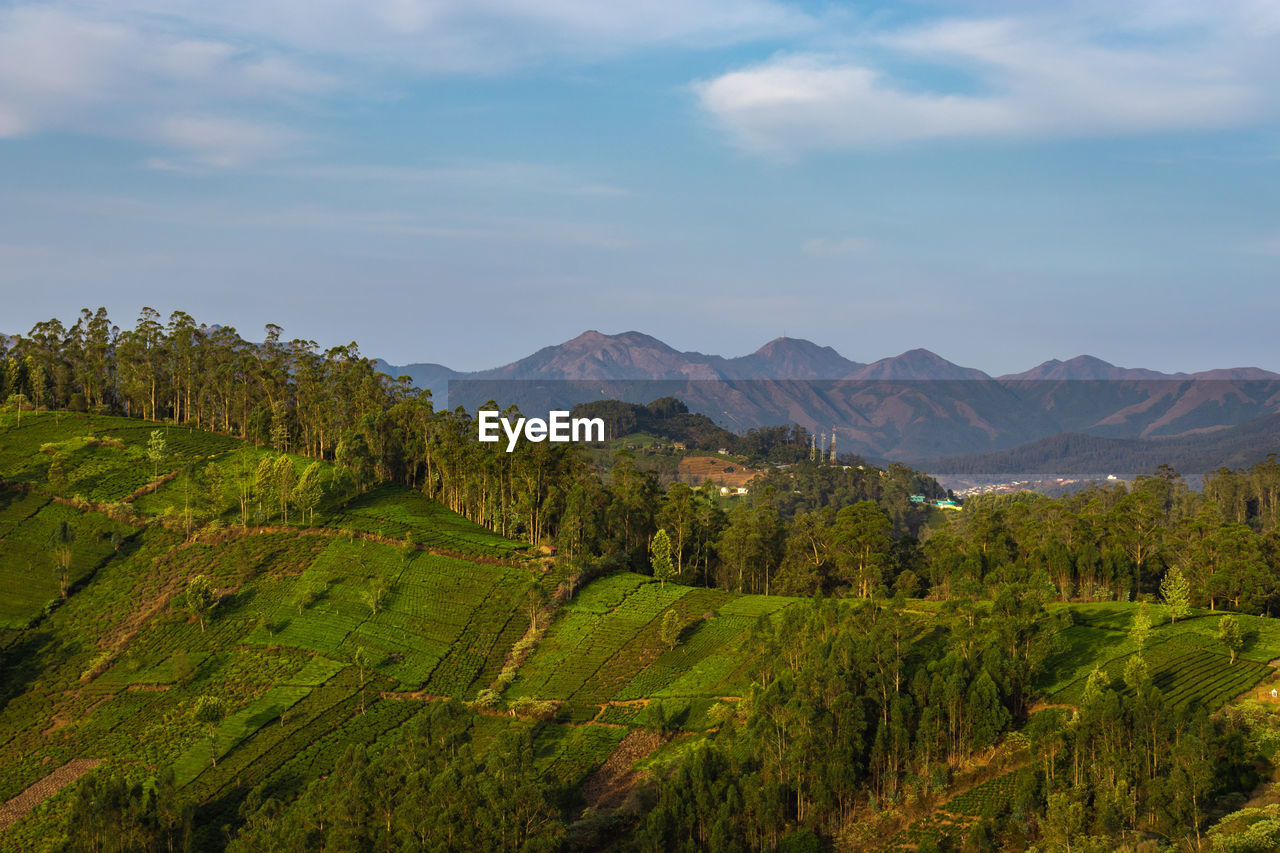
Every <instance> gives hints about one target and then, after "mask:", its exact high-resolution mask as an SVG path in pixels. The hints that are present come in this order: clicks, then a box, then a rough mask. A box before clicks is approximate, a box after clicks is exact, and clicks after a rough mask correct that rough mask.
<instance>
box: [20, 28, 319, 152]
mask: <svg viewBox="0 0 1280 853" xmlns="http://www.w3.org/2000/svg"><path fill="white" fill-rule="evenodd" d="M332 85H333V82H332V80H331V78H329V77H328V76H327V75H324V74H317V73H314V72H311V71H307V70H304V69H303V68H302V67H301V66H299V65H297V64H296V63H294V62H292V61H291V60H289V59H287V58H284V57H281V56H271V55H261V54H259V53H256V52H254V51H251V50H248V49H245V48H241V47H236V46H233V45H232V44H230V43H227V42H222V41H217V40H212V39H207V38H194V37H190V36H188V35H183V34H179V33H174V32H171V31H168V30H164V29H158V28H156V27H154V26H148V25H145V24H144V23H143V22H136V21H135V22H128V21H125V22H118V21H111V20H101V19H94V18H91V17H86V16H81V15H78V14H74V13H73V12H71V11H69V10H68V9H66V8H60V7H55V6H19V7H16V8H11V9H6V10H3V11H0V137H15V136H24V135H30V134H34V133H39V132H41V131H46V130H61V131H71V132H76V133H87V134H92V135H97V136H106V137H113V138H123V139H135V140H142V141H145V142H151V143H155V144H158V145H162V146H165V147H167V148H170V149H175V150H177V151H178V152H181V153H183V154H185V155H190V156H193V157H194V158H195V159H196V160H197V161H198V162H201V163H205V164H218V165H239V164H241V163H244V162H247V161H248V160H250V159H257V158H260V157H263V156H267V155H269V154H271V153H274V152H275V151H277V150H280V149H281V148H282V147H283V146H285V145H287V144H289V143H291V142H294V141H296V140H297V139H298V138H299V136H298V134H296V133H291V132H286V131H284V130H283V129H282V128H280V127H279V126H278V124H276V123H275V122H272V121H266V120H259V119H255V118H253V117H246V116H245V115H244V113H245V112H246V110H248V111H250V112H253V111H261V112H264V113H265V112H270V111H272V110H275V109H278V108H279V107H280V105H281V104H282V103H288V102H290V101H291V100H292V99H295V98H297V97H299V96H305V95H309V94H313V93H316V92H319V91H322V90H325V89H328V88H331V87H332ZM193 109H194V110H196V111H198V112H199V114H200V115H199V116H198V117H195V118H193V117H191V116H190V113H191V111H192V110H193ZM233 113H234V114H235V115H232V114H233Z"/></svg>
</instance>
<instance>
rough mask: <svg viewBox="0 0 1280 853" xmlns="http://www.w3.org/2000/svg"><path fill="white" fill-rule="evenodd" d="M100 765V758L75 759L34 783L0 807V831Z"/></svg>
mask: <svg viewBox="0 0 1280 853" xmlns="http://www.w3.org/2000/svg"><path fill="white" fill-rule="evenodd" d="M101 763H102V759H100V758H76V759H73V760H71V761H68V762H67V763H66V764H64V765H62V766H61V767H59V768H58V769H57V770H55V771H53V772H52V773H50V774H49V775H48V776H46V777H44V778H43V779H41V780H40V781H39V782H36V783H35V784H34V785H32V786H31V787H29V788H27V790H25V791H23V792H22V793H21V794H19V795H18V796H16V797H14V798H13V799H12V800H10V801H9V802H7V803H5V804H4V805H2V806H0V830H5V829H8V828H9V827H10V826H12V825H13V824H14V823H15V822H17V820H18V819H19V818H21V817H22V816H23V815H25V814H26V813H27V812H29V811H31V810H32V809H34V808H35V807H36V806H38V805H40V804H41V803H43V802H44V801H45V800H47V799H48V798H49V797H52V796H53V795H54V794H56V793H58V792H59V791H61V790H62V789H63V788H65V787H66V786H67V785H70V784H71V783H72V782H74V781H76V780H77V779H79V778H80V777H81V776H83V775H84V774H86V773H88V772H89V771H90V770H92V769H93V768H95V767H97V766H98V765H99V764H101Z"/></svg>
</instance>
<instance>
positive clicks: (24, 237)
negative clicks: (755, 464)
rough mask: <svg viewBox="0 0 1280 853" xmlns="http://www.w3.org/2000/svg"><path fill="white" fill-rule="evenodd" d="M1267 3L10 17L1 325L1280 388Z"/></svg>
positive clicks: (312, 1)
mask: <svg viewBox="0 0 1280 853" xmlns="http://www.w3.org/2000/svg"><path fill="white" fill-rule="evenodd" d="M1277 84H1280V3H1277V2H1261V0H1255V1H1254V2H1224V3H1214V4H1208V3H1203V2H1199V0H1196V1H1195V2H1176V0H1175V1H1174V2H1131V3H1124V4H1116V3H1114V2H1097V3H1053V4H1049V3H1044V4H1030V3H1025V2H1020V3H1013V2H1007V3H1006V2H995V0H992V2H974V3H942V2H939V3H918V4H889V5H876V4H851V3H841V4H823V3H800V4H788V3H781V2H772V0H734V2H728V0H645V2H616V3H599V2H595V1H594V0H590V2H579V0H433V2H427V1H426V0H364V1H363V2H340V0H226V2H220V3H207V2H195V0H112V2H110V3H101V2H88V0H85V2H75V0H68V1H67V2H53V3H22V2H18V3H7V2H0V187H3V190H0V295H3V305H4V307H3V309H2V310H0V330H4V331H10V332H25V331H26V330H27V329H29V328H30V327H31V325H32V324H33V323H34V322H36V321H38V320H42V319H47V318H49V317H52V316H58V317H61V318H63V319H70V318H72V317H73V316H74V314H75V313H76V311H77V310H78V309H79V308H80V307H82V306H91V307H96V306H97V305H106V306H107V307H108V309H109V310H110V311H111V313H112V316H113V318H114V319H115V320H116V322H117V323H121V324H129V323H131V322H132V319H133V318H134V317H136V316H137V313H138V311H139V309H140V308H141V307H142V306H143V305H149V306H152V307H155V308H157V309H158V310H160V311H162V312H164V313H166V314H167V313H168V312H169V311H171V310H173V309H177V308H181V309H183V310H186V311H188V312H190V313H192V314H193V315H194V316H195V317H196V318H197V319H198V320H201V321H204V322H211V323H221V324H229V325H233V326H235V327H236V328H237V329H239V330H240V332H241V333H242V334H244V335H246V336H256V335H258V334H260V330H261V327H262V326H263V325H264V324H265V323H268V322H275V323H279V324H281V325H283V326H284V327H285V331H286V334H287V335H288V336H290V337H293V336H297V337H304V338H309V339H314V340H316V341H318V342H319V343H320V344H321V345H323V346H328V345H333V344H337V343H345V342H347V341H350V340H352V339H355V340H358V341H359V342H360V343H361V346H362V349H363V351H364V352H365V353H366V354H369V355H378V356H381V357H384V358H386V359H388V360H390V361H392V362H395V363H406V362H410V361H438V362H442V363H445V364H448V365H450V366H453V367H456V368H460V369H476V368H483V367H489V366H494V365H497V364H501V363H504V362H507V361H510V360H512V359H514V358H518V357H520V356H523V355H526V354H528V353H529V352H532V351H533V350H535V349H537V348H538V347H541V346H544V345H547V344H551V343H558V342H560V341H562V340H565V339H568V338H570V337H572V336H574V335H576V334H578V333H579V332H581V331H583V330H585V329H588V328H595V329H599V330H601V331H605V332H620V331H625V330H628V329H638V330H641V331H645V332H648V333H650V334H653V335H656V336H657V337H659V338H662V339H663V340H665V341H667V342H668V343H670V344H672V345H673V346H675V347H677V348H679V349H694V350H700V351H703V352H715V353H720V354H724V355H729V356H733V355H741V354H744V353H746V352H750V351H751V350H754V349H755V348H756V347H758V346H759V345H760V344H762V343H764V342H765V341H766V340H769V339H770V338H773V337H776V336H777V335H780V334H783V333H785V334H787V335H790V336H793V337H805V338H809V339H811V340H814V341H817V342H819V343H822V344H829V345H831V346H834V347H835V348H836V349H837V350H839V351H840V352H841V353H842V354H844V355H845V356H847V357H849V358H853V359H856V360H859V361H869V360H874V359H876V358H880V357H883V356H886V355H894V354H897V353H899V352H902V351H904V350H906V349H910V348H913V347H917V346H924V347H928V348H930V349H933V350H935V351H937V352H939V353H940V354H942V355H943V356H945V357H947V358H950V359H951V360H953V361H957V362H959V363H962V364H965V365H969V366H974V367H979V368H982V369H984V370H987V371H989V372H992V373H1001V372H1008V371H1015V370H1020V369H1024V368H1026V367H1030V366H1032V365H1033V364H1035V363H1037V362H1039V361H1042V360H1044V359H1048V358H1054V357H1056V358H1068V357H1071V356H1073V355H1077V354H1080V353H1085V352H1087V353H1091V354H1094V355H1097V356H1099V357H1102V358H1105V359H1107V360H1109V361H1113V362H1116V363H1120V364H1124V365H1126V366H1144V367H1153V368H1158V369H1165V370H1196V369H1203V368H1209V367H1225V366H1236V365H1244V364H1255V365H1258V366H1262V367H1266V368H1270V369H1273V370H1280V355H1277V353H1280V349H1278V348H1277V347H1276V344H1275V327H1276V325H1277V324H1276V321H1277V320H1278V319H1280V286H1278V285H1280V204H1278V203H1277V199H1280V98H1277V97H1276V96H1275V94H1274V93H1275V92H1276V91H1277V90H1278V88H1277Z"/></svg>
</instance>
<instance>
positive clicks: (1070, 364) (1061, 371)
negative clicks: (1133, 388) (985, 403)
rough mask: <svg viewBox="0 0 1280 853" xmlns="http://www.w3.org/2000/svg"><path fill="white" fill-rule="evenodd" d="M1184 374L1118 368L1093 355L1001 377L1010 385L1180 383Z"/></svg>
mask: <svg viewBox="0 0 1280 853" xmlns="http://www.w3.org/2000/svg"><path fill="white" fill-rule="evenodd" d="M1185 375H1186V374H1183V373H1161V372H1159V371H1157V370H1146V369H1145V368H1140V367H1117V366H1116V365H1114V364H1112V363H1111V362H1109V361H1103V360H1102V359H1100V358H1098V357H1097V356H1093V355H1078V356H1076V357H1075V358H1069V359H1067V360H1066V361H1059V360H1058V359H1056V358H1051V359H1049V360H1048V361H1045V362H1042V363H1040V364H1037V365H1036V366H1035V367H1033V368H1031V369H1030V370H1025V371H1023V372H1022V373H1010V374H1006V375H1005V376H1001V377H1000V379H1001V380H1002V381H1006V380H1007V381H1011V382H1063V381H1077V380H1085V381H1141V380H1156V379H1181V378H1183V377H1184V376H1185Z"/></svg>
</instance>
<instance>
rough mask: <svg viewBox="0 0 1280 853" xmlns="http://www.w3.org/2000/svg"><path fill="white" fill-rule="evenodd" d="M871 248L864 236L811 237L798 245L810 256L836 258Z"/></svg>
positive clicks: (856, 253) (869, 242)
mask: <svg viewBox="0 0 1280 853" xmlns="http://www.w3.org/2000/svg"><path fill="white" fill-rule="evenodd" d="M870 248H871V241H870V240H868V239H867V238H866V237H836V238H825V237H813V238H811V239H809V240H805V241H804V245H802V246H801V247H800V249H801V251H803V252H804V253H805V254H806V255H808V256H809V257H811V258H838V257H842V256H844V255H860V254H862V253H863V252H866V251H867V250H869V249H870Z"/></svg>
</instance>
